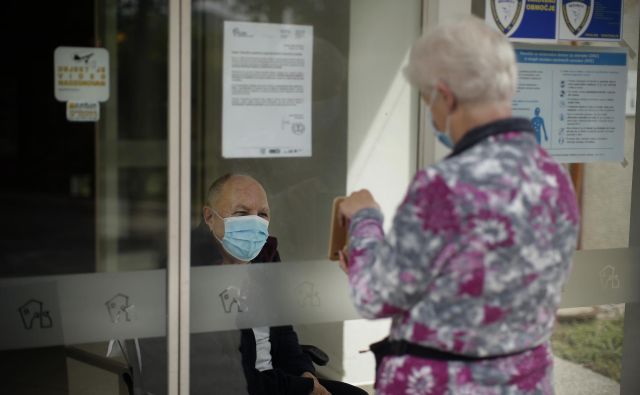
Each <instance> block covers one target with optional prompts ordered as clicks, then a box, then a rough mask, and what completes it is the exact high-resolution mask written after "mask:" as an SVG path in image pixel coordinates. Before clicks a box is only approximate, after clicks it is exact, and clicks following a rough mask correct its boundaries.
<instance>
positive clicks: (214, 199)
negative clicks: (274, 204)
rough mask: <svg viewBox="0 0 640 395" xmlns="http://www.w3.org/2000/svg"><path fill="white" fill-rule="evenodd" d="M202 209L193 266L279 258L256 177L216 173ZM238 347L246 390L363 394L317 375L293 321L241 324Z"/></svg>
mask: <svg viewBox="0 0 640 395" xmlns="http://www.w3.org/2000/svg"><path fill="white" fill-rule="evenodd" d="M202 214H203V219H204V222H203V223H201V224H200V225H199V226H198V228H196V229H195V230H194V232H193V234H192V259H191V262H192V265H194V266H200V265H217V264H246V263H250V262H252V263H258V262H278V261H280V256H279V254H278V251H277V240H276V238H274V237H271V236H269V235H268V226H269V220H270V219H271V217H270V211H269V203H268V201H267V194H266V192H265V190H264V188H263V187H262V185H260V183H259V182H258V181H256V180H255V179H254V178H252V177H249V176H246V175H238V174H227V175H224V176H222V177H220V178H218V179H217V180H216V181H214V182H213V184H212V185H211V187H210V188H209V192H208V195H207V202H206V204H205V206H204V208H203V210H202ZM236 349H237V347H236ZM240 351H241V354H242V355H241V357H242V368H243V370H244V375H245V378H246V382H247V388H248V391H249V393H250V394H305V395H306V394H313V395H326V394H334V395H337V394H358V395H364V394H366V392H365V391H363V390H361V389H359V388H357V387H353V386H351V385H349V384H345V383H341V382H337V381H331V380H324V379H318V378H317V377H316V375H315V369H314V367H313V364H312V363H311V359H310V357H309V356H308V355H307V354H305V353H304V352H303V351H302V349H301V347H300V345H299V344H298V337H297V335H296V333H295V332H294V330H293V328H292V327H291V326H280V327H272V328H268V327H262V328H253V329H244V330H242V331H241V337H240ZM214 357H215V356H214Z"/></svg>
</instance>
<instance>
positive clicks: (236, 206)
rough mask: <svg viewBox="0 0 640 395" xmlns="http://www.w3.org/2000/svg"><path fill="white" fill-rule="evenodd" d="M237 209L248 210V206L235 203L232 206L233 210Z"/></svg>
mask: <svg viewBox="0 0 640 395" xmlns="http://www.w3.org/2000/svg"><path fill="white" fill-rule="evenodd" d="M238 210H244V211H249V207H247V206H245V205H244V204H237V205H235V206H233V211H238Z"/></svg>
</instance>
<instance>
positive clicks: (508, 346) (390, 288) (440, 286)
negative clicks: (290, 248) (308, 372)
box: [349, 118, 579, 395]
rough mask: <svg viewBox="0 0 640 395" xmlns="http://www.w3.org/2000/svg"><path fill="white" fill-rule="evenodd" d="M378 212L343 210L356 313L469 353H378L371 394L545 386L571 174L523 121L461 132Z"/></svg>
mask: <svg viewBox="0 0 640 395" xmlns="http://www.w3.org/2000/svg"><path fill="white" fill-rule="evenodd" d="M382 224H383V217H382V214H381V213H380V211H378V210H375V209H364V210H360V211H359V212H357V213H356V214H355V215H354V216H353V218H352V219H351V224H350V244H349V246H350V247H349V252H350V254H349V256H350V258H349V282H350V284H351V287H352V299H353V301H354V304H355V306H356V308H357V309H358V311H359V312H360V313H361V314H362V315H363V316H365V317H367V318H381V317H391V318H392V326H391V333H390V338H391V339H404V340H407V341H410V342H413V343H416V344H419V345H423V346H428V347H431V348H436V349H438V350H443V351H447V352H451V353H454V354H462V355H467V356H474V357H492V356H496V355H497V356H500V355H504V354H513V353H516V354H515V355H511V356H505V357H498V358H489V359H485V360H482V359H479V360H477V361H472V362H460V361H442V360H429V359H424V358H418V357H414V356H410V355H402V356H387V357H385V358H384V359H383V360H382V363H381V366H380V367H379V369H378V371H377V375H376V380H377V391H378V393H379V394H410V395H418V394H456V395H464V394H473V395H489V394H506V393H508V394H552V393H553V388H552V382H551V375H552V361H553V360H552V356H551V351H550V348H549V337H550V335H551V331H552V328H553V325H554V318H555V312H556V309H557V307H558V304H559V302H560V295H561V289H562V286H563V284H564V283H565V281H566V279H567V277H568V274H569V270H570V266H571V259H572V255H573V252H574V250H575V247H576V241H577V237H578V226H579V213H578V207H577V203H576V197H575V194H574V191H573V187H572V183H571V180H570V178H569V177H568V175H567V172H566V171H565V169H564V168H563V167H562V166H561V165H559V164H558V163H556V162H555V161H554V160H553V159H552V158H551V157H550V156H549V155H548V154H547V153H546V151H545V150H544V149H542V148H541V147H540V146H539V145H538V144H537V143H536V139H535V135H534V133H533V129H532V128H531V125H530V122H529V121H528V120H526V119H518V118H512V119H505V120H502V121H498V122H495V123H492V124H489V125H485V126H483V127H480V128H477V129H474V130H472V131H470V132H469V133H467V134H466V135H465V136H464V138H463V139H462V140H461V141H459V142H458V144H457V145H456V147H455V148H454V151H453V153H452V155H450V156H449V157H448V158H446V159H445V160H443V161H442V162H440V163H438V164H436V165H434V166H431V167H429V168H427V169H424V170H421V171H419V172H418V173H417V174H416V176H415V178H414V179H413V181H412V182H411V184H410V186H409V189H408V191H407V193H406V196H405V198H404V201H403V202H402V204H401V205H400V206H399V207H398V210H397V212H396V214H395V217H394V218H393V225H392V227H391V230H390V231H389V233H388V234H386V235H385V234H384V231H383V226H382Z"/></svg>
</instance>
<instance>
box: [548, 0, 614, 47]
mask: <svg viewBox="0 0 640 395" xmlns="http://www.w3.org/2000/svg"><path fill="white" fill-rule="evenodd" d="M559 1H560V8H561V10H560V18H558V19H559V20H558V25H559V26H558V34H559V39H560V40H585V41H620V40H621V39H622V17H623V12H622V4H623V2H622V0H559Z"/></svg>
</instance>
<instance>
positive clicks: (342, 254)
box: [338, 247, 349, 275]
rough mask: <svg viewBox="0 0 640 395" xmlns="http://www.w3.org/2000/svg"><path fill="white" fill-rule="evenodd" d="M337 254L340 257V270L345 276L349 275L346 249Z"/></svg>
mask: <svg viewBox="0 0 640 395" xmlns="http://www.w3.org/2000/svg"><path fill="white" fill-rule="evenodd" d="M338 254H339V256H340V269H342V271H343V272H344V273H345V274H346V275H349V253H348V252H347V247H344V248H343V249H342V250H341V251H339V252H338Z"/></svg>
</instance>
